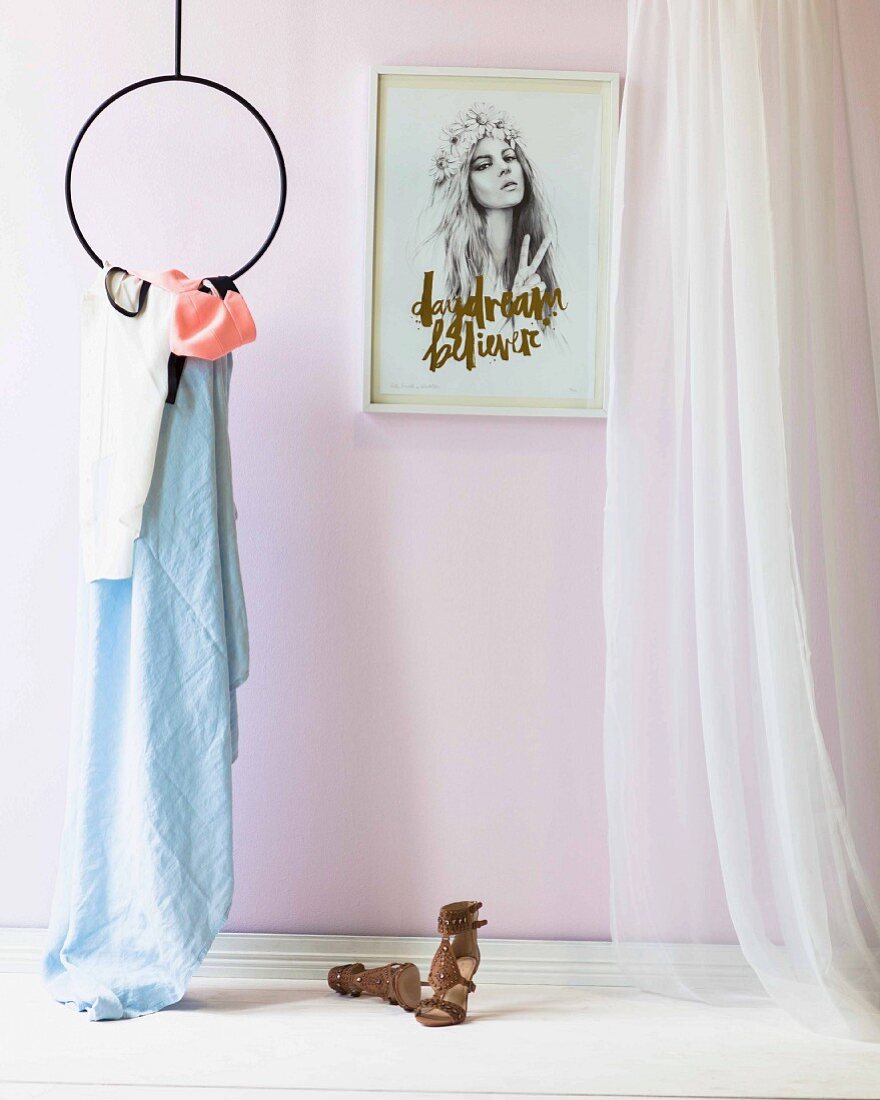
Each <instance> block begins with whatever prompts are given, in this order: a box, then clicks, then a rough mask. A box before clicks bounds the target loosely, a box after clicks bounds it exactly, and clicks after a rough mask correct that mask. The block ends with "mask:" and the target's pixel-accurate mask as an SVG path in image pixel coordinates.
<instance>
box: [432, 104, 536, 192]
mask: <svg viewBox="0 0 880 1100" xmlns="http://www.w3.org/2000/svg"><path fill="white" fill-rule="evenodd" d="M442 135H443V143H442V145H441V146H440V148H439V149H438V150H437V152H436V153H435V154H434V156H433V157H432V159H431V176H432V177H433V179H434V182H435V183H436V184H438V185H439V184H442V183H446V182H447V181H448V180H450V179H452V177H453V176H456V175H457V174H458V172H459V171H460V170H461V167H462V165H463V164H464V162H465V160H466V158H467V155H468V153H469V152H470V150H471V148H472V147H473V146H474V145H476V143H477V142H478V141H479V140H480V139H481V138H484V137H491V138H497V139H498V140H499V141H506V142H508V143H509V144H510V145H516V144H517V143H518V142H521V141H522V134H521V132H520V130H519V129H518V128H517V127H516V126H514V124H513V122H512V121H511V119H510V117H509V116H508V114H507V112H506V111H500V110H498V108H496V107H490V106H489V105H488V104H487V103H474V104H472V105H471V106H470V107H468V109H467V110H466V111H460V112H459V114H458V116H457V117H456V118H455V120H454V121H453V122H451V123H450V124H449V125H448V126H444V127H443V130H442Z"/></svg>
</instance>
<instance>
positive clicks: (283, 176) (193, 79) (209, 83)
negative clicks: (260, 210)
mask: <svg viewBox="0 0 880 1100" xmlns="http://www.w3.org/2000/svg"><path fill="white" fill-rule="evenodd" d="M175 2H176V12H175V27H174V31H175V42H174V70H175V71H174V72H173V73H169V74H168V75H166V76H150V77H147V78H146V79H145V80H138V81H136V82H135V83H134V84H129V85H128V86H127V87H125V88H121V89H120V90H119V91H118V92H114V93H113V95H111V96H109V97H108V98H107V99H105V100H104V102H103V103H101V104H100V106H98V107H96V108H95V110H94V111H92V113H91V114H90V115H89V117H88V118H87V119H86V121H85V122H84V123H83V126H82V129H81V130H80V132H79V133H78V134H77V135H76V140H75V141H74V143H73V145H72V146H71V149H70V154H69V155H68V158H67V169H66V171H65V173H64V196H65V199H66V201H67V215H68V217H69V218H70V224H71V225H72V226H73V231H74V233H76V235H77V238H78V239H79V242H80V244H81V245H82V246H83V248H84V249H85V250H86V252H88V254H89V255H90V256H91V258H92V259H93V260H94V261H95V263H96V264H97V265H98V267H103V266H104V264H103V261H102V259H101V257H100V256H99V255H98V253H97V252H95V250H94V249H93V248H92V246H91V245H90V244H89V242H88V241H87V240H86V238H85V236H84V234H83V231H82V230H81V229H80V226H79V222H78V221H77V220H76V214H75V213H74V210H73V199H72V198H71V194H70V180H71V176H72V174H73V162H74V159H75V157H76V153H77V150H78V149H79V147H80V143H81V142H82V139H83V137H84V136H85V134H86V131H87V130H88V128H89V127H90V126H91V125H92V123H93V122H94V121H95V119H96V118H97V117H98V115H100V114H101V112H102V111H105V110H106V109H107V108H108V107H109V106H110V104H111V103H115V102H116V100H117V99H121V98H122V97H123V96H124V95H128V93H129V92H134V91H137V89H138V88H145V87H146V86H147V85H148V84H164V83H165V82H166V81H169V80H182V81H186V82H187V83H189V84H203V85H204V86H205V87H206V88H213V89H214V90H215V91H218V92H223V94H224V95H228V96H230V97H231V98H232V99H234V100H235V101H236V102H237V103H240V104H241V105H242V107H246V108H247V109H248V110H249V111H250V113H251V114H252V115H253V116H254V118H255V119H256V120H257V122H259V124H260V125H261V126H262V127H263V130H264V131H265V133H266V136H267V137H268V138H269V141H270V142H271V143H272V148H273V149H274V150H275V158H276V160H277V161H278V172H279V176H280V184H281V194H280V197H279V200H278V210H277V211H276V213H275V221H274V222H273V223H272V228H271V229H270V230H269V235H268V236H267V237H266V239H265V240H264V241H263V243H262V245H261V246H260V248H259V250H258V251H257V252H256V253H255V255H253V256H252V257H251V258H250V259H249V260H248V262H247V263H246V264H244V266H243V267H240V268H239V269H238V270H237V271H234V272H233V273H232V275H231V276H230V278H232V279H238V278H240V276H242V275H244V273H245V272H246V271H249V270H250V269H251V268H252V267H253V266H254V264H255V263H256V262H257V260H259V258H260V257H261V256H262V255H263V253H264V252H265V251H266V249H267V248H268V247H269V245H270V244H271V243H272V240H273V239H274V237H275V234H276V233H277V232H278V227H279V225H280V224H281V218H282V216H283V214H284V205H285V203H286V201H287V170H286V169H285V167H284V157H283V155H282V153H281V146H280V145H279V144H278V139H277V138H276V137H275V134H274V133H273V132H272V128H271V127H270V125H269V123H268V122H267V121H266V120H265V119H264V118H263V116H262V115H261V114H260V112H259V111H258V110H257V109H256V107H254V106H253V104H251V103H248V101H247V100H246V99H245V98H244V96H241V95H239V94H238V92H234V91H233V90H232V89H231V88H227V87H226V86H225V85H224V84H218V83H217V82H216V81H215V80H208V79H207V78H205V77H201V76H184V75H183V74H182V73H181V71H180V28H181V8H182V0H175Z"/></svg>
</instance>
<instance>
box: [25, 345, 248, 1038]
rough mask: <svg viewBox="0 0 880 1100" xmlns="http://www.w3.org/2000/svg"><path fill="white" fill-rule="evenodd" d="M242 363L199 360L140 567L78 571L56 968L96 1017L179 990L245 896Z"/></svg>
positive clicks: (171, 435) (189, 379)
mask: <svg viewBox="0 0 880 1100" xmlns="http://www.w3.org/2000/svg"><path fill="white" fill-rule="evenodd" d="M231 371H232V357H231V355H227V356H225V357H224V358H223V359H218V360H217V361H216V362H213V363H212V362H209V361H206V360H201V359H187V361H186V367H185V369H184V371H183V376H182V379H181V383H180V388H179V390H178V394H177V400H176V403H175V404H174V405H166V407H165V410H164V413H163V419H162V426H161V432H160V437H159V446H158V452H157V455H156V462H155V468H154V473H153V479H152V482H151V485H150V492H149V496H148V498H147V502H146V505H145V508H144V513H143V522H142V527H141V535H140V538H138V540H137V541H136V543H135V548H134V566H133V572H132V576H131V577H130V578H128V579H126V580H96V581H93V582H92V583H91V584H86V582H85V579H84V577H83V575H82V573H80V588H79V598H78V608H77V624H78V625H77V639H76V660H75V673H74V685H75V686H74V712H73V722H72V730H71V744H70V756H69V765H68V768H69V770H68V783H67V807H66V814H65V822H64V833H63V838H62V844H61V857H60V863H59V867H58V875H57V880H56V885H55V894H54V899H53V905H52V915H51V921H50V927H49V937H48V944H47V947H46V951H45V954H44V957H43V980H44V983H45V985H46V987H47V988H48V990H49V992H50V993H51V994H52V996H53V997H54V998H55V999H56V1000H58V1001H61V1002H63V1003H65V1004H67V1005H69V1006H70V1007H71V1008H75V1009H77V1010H79V1011H85V1012H87V1013H88V1017H89V1018H90V1019H92V1020H108V1019H122V1018H127V1017H133V1016H141V1015H143V1014H145V1013H148V1012H155V1011H157V1010H159V1009H161V1008H163V1007H165V1006H166V1005H170V1004H173V1003H175V1002H176V1001H178V1000H180V998H181V997H182V996H183V994H184V992H185V990H186V987H187V984H188V982H189V979H190V978H191V976H192V974H193V971H194V970H195V969H196V968H197V966H198V965H199V963H200V962H201V961H202V959H203V958H204V956H205V954H206V953H207V951H208V948H209V947H210V945H211V942H212V940H213V939H214V937H215V935H216V934H217V932H218V931H219V929H220V928H221V927H222V925H223V923H224V922H225V920H226V918H227V916H228V913H229V908H230V905H231V902H232V888H233V867H232V790H231V778H232V776H231V765H232V762H233V761H234V760H235V759H236V757H237V755H238V719H237V711H236V689H237V688H238V687H239V686H240V685H241V684H242V683H243V682H244V680H245V679H246V678H247V674H248V632H247V619H246V614H245V604H244V595H243V591H242V584H241V575H240V571H239V561H238V547H237V542H236V512H235V505H234V502H233V496H232V471H231V461H230V451H229V437H228V430H227V426H228V398H229V382H230V375H231Z"/></svg>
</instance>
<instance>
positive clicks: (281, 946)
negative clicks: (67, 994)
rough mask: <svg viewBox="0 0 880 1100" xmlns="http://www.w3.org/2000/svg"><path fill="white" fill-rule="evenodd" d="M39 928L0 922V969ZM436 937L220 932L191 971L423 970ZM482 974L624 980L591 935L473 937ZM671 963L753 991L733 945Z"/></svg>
mask: <svg viewBox="0 0 880 1100" xmlns="http://www.w3.org/2000/svg"><path fill="white" fill-rule="evenodd" d="M45 938H46V933H45V930H44V929H42V928H0V973H7V974H10V973H23V972H25V973H26V972H31V971H36V970H38V969H39V964H40V956H41V953H42V951H43V948H44V944H45ZM437 943H438V938H437V937H436V936H434V937H422V936H401V937H395V936H305V935H293V934H286V933H284V934H281V933H278V934H275V933H269V932H221V933H220V934H219V935H218V936H217V938H216V940H215V941H214V943H213V944H212V946H211V949H210V951H209V952H208V954H207V955H206V957H205V960H204V962H203V963H202V965H201V967H200V968H199V970H198V975H199V976H200V977H216V978H249V979H261V978H297V979H306V980H308V979H315V980H320V981H326V978H327V971H328V970H329V969H330V968H331V967H332V966H335V965H337V964H338V963H345V962H356V961H357V962H362V963H363V964H364V965H365V966H367V967H370V966H382V965H383V964H384V963H386V962H390V961H391V960H399V961H401V962H414V963H417V964H418V966H419V967H420V968H422V970H423V971H424V972H425V973H427V969H428V965H429V963H430V960H431V956H432V955H433V953H434V950H435V949H436V946H437ZM480 950H481V953H482V961H481V965H480V976H481V980H482V981H483V982H485V983H486V984H489V985H564V986H628V985H630V984H631V982H630V981H629V980H628V978H627V977H626V976H625V975H624V973H623V972H622V971H621V969H620V967H619V966H618V964H617V960H616V957H615V952H614V948H613V946H612V944H610V943H604V942H597V941H591V940H499V939H491V938H489V937H483V936H481V937H480ZM675 954H676V962H677V965H678V966H680V967H681V968H683V969H684V970H685V971H687V970H688V969H690V968H693V969H694V971H695V972H696V971H699V973H700V974H701V976H702V977H703V978H704V979H705V978H706V977H707V976H709V975H711V978H712V983H713V985H714V986H715V987H716V988H723V989H726V990H744V991H745V990H752V989H754V985H755V980H754V977H753V975H752V972H751V970H750V968H749V967H748V965H747V964H746V962H745V960H744V959H743V956H742V952H741V951H740V949H739V948H738V947H730V946H727V945H723V944H707V945H703V944H700V945H696V944H688V945H684V944H680V945H676V947H675Z"/></svg>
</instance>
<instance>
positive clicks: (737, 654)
mask: <svg viewBox="0 0 880 1100" xmlns="http://www.w3.org/2000/svg"><path fill="white" fill-rule="evenodd" d="M878 43H880V4H874V3H853V2H845V3H840V4H837V3H835V2H834V0H630V5H629V50H628V64H627V73H626V86H625V92H624V102H623V113H622V121H621V137H620V145H619V150H618V164H617V176H616V184H615V197H616V205H615V210H616V215H615V217H616V225H615V234H614V236H615V247H614V263H613V268H614V271H613V276H612V281H613V290H612V302H613V322H612V381H611V396H610V407H609V416H608V491H607V500H606V515H605V560H604V577H605V582H604V583H605V619H606V632H607V644H608V656H607V673H606V675H607V683H606V710H605V749H606V783H607V792H608V813H609V832H610V850H611V867H612V921H613V935H614V938H615V941H616V942H617V944H618V945H619V949H620V953H621V957H622V959H623V961H624V962H625V965H626V966H627V967H628V968H629V970H630V973H631V976H632V977H633V979H634V980H635V981H637V982H639V983H640V984H642V985H643V986H645V987H646V988H649V989H653V990H656V991H658V992H667V993H675V994H679V995H692V996H698V997H706V998H717V997H720V996H723V995H724V992H725V989H724V976H723V970H719V968H718V967H717V966H716V965H715V963H714V961H713V963H712V964H711V966H710V964H708V963H705V962H701V956H700V954H699V951H698V950H695V949H694V947H693V945H699V944H705V943H713V942H717V943H736V942H739V944H740V945H741V947H742V950H743V953H744V954H745V957H746V959H747V960H748V962H749V963H750V964H751V967H752V968H753V970H754V972H755V974H756V975H757V978H758V979H759V981H760V985H761V986H763V988H764V990H766V991H767V992H768V993H769V994H770V995H771V996H773V997H774V998H775V999H777V1000H778V1002H779V1003H780V1004H781V1005H783V1006H784V1007H785V1008H786V1009H788V1010H789V1011H790V1012H792V1013H793V1014H794V1015H795V1016H797V1017H798V1018H799V1019H800V1020H802V1021H803V1022H804V1023H805V1024H807V1025H808V1026H810V1027H812V1028H814V1029H816V1030H819V1031H822V1032H825V1033H829V1034H835V1035H844V1036H849V1037H853V1038H862V1039H880V901H878V887H880V414H878V409H880V404H878V396H880V385H878V354H880V313H878V305H880V276H878V264H877V261H878V252H880V78H878V76H877V67H876V47H877V45H878ZM682 945H685V946H684V947H683V946H682ZM687 945H691V948H690V949H688V947H687ZM707 957H709V958H711V959H713V960H714V959H715V958H716V956H715V955H709V956H707ZM756 986H757V983H756ZM758 988H760V987H758Z"/></svg>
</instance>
